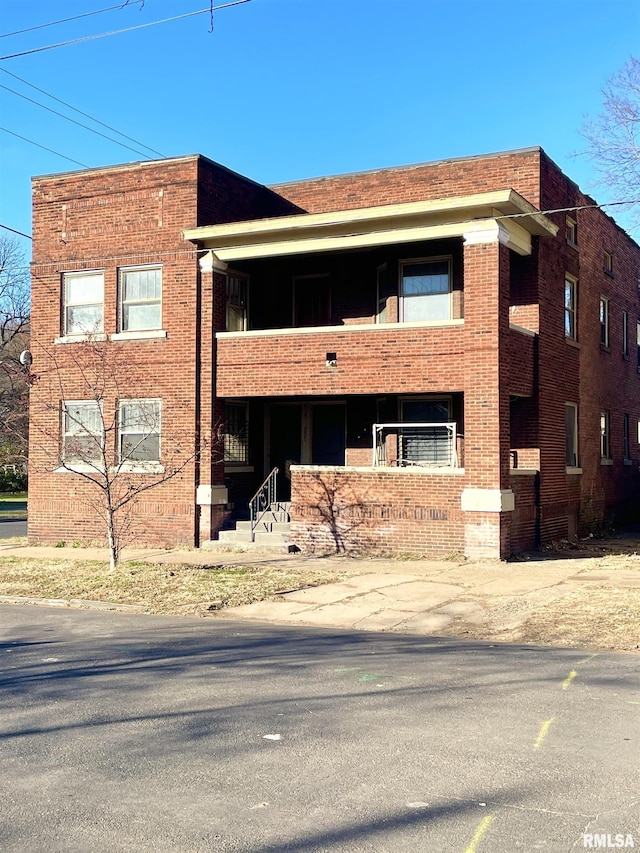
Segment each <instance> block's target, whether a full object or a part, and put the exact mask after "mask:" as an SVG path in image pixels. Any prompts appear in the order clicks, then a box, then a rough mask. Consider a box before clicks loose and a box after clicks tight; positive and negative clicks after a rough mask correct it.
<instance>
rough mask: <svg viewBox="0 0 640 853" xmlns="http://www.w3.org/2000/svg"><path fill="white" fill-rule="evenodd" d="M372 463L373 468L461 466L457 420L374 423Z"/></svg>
mask: <svg viewBox="0 0 640 853" xmlns="http://www.w3.org/2000/svg"><path fill="white" fill-rule="evenodd" d="M372 464H373V467H374V468H378V467H398V468H408V467H413V468H458V467H459V463H458V451H457V435H456V424H455V423H415V424H414V423H397V424H374V425H373V463H372Z"/></svg>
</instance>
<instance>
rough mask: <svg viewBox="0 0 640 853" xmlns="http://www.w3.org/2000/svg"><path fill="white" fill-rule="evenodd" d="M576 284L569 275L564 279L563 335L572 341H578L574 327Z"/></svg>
mask: <svg viewBox="0 0 640 853" xmlns="http://www.w3.org/2000/svg"><path fill="white" fill-rule="evenodd" d="M577 296H578V282H577V280H576V279H575V278H573V277H572V276H570V275H565V277H564V334H565V337H567V338H570V339H571V340H572V341H576V340H577V339H578V334H577V327H576V307H577Z"/></svg>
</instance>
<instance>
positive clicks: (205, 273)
mask: <svg viewBox="0 0 640 853" xmlns="http://www.w3.org/2000/svg"><path fill="white" fill-rule="evenodd" d="M224 270H226V264H221V263H220V261H218V259H217V258H216V257H215V255H214V254H213V252H207V254H206V255H204V256H203V257H202V258H200V287H199V289H198V305H197V306H196V316H197V317H198V328H197V329H196V340H195V346H196V348H197V351H198V365H199V370H198V374H197V377H196V382H197V383H198V394H197V395H196V399H197V405H198V411H197V412H196V424H197V430H198V436H199V447H200V455H199V459H198V465H197V467H198V469H199V476H198V483H197V489H196V511H197V513H198V520H197V521H198V524H197V530H198V535H197V542H196V544H197V545H201V544H202V542H206V541H207V540H209V539H214V538H215V537H216V535H217V532H218V530H220V528H221V527H222V524H223V522H224V520H225V517H226V514H227V503H228V494H227V489H226V487H225V485H224V462H223V450H224V440H223V438H222V424H223V419H224V411H223V407H222V405H221V403H220V401H219V400H218V398H217V397H216V396H215V371H216V353H215V345H216V337H215V333H216V331H218V330H222V329H224V327H225V311H226V277H225V275H224Z"/></svg>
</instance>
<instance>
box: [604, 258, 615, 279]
mask: <svg viewBox="0 0 640 853" xmlns="http://www.w3.org/2000/svg"><path fill="white" fill-rule="evenodd" d="M604 271H605V272H606V274H607V275H613V255H612V254H611V252H605V253H604Z"/></svg>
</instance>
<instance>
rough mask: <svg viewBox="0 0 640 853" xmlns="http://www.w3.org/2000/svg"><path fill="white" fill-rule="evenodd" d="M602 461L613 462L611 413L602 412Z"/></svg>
mask: <svg viewBox="0 0 640 853" xmlns="http://www.w3.org/2000/svg"><path fill="white" fill-rule="evenodd" d="M600 459H601V461H604V462H609V461H610V460H611V412H609V411H608V410H607V411H601V412H600Z"/></svg>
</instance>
